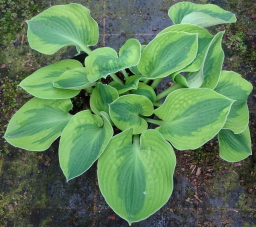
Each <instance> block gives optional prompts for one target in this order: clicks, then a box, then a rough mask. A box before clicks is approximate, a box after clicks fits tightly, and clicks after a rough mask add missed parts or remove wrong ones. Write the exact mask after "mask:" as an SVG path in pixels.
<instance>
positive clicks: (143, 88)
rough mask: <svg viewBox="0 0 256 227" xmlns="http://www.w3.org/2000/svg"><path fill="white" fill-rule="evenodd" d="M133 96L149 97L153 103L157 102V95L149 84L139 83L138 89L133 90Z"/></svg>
mask: <svg viewBox="0 0 256 227" xmlns="http://www.w3.org/2000/svg"><path fill="white" fill-rule="evenodd" d="M132 93H133V94H136V95H143V96H145V97H147V98H148V99H149V100H150V101H151V102H156V93H155V91H154V89H153V88H152V87H150V86H149V85H147V84H144V83H139V84H138V89H136V90H132Z"/></svg>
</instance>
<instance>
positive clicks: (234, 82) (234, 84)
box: [215, 71, 253, 133]
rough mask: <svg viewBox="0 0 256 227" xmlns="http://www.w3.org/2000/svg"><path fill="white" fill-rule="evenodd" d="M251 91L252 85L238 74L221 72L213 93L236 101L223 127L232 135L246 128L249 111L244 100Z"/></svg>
mask: <svg viewBox="0 0 256 227" xmlns="http://www.w3.org/2000/svg"><path fill="white" fill-rule="evenodd" d="M252 89H253V87H252V84H251V83H250V82H248V81H247V80H245V79H243V78H242V77H241V76H240V75H239V74H238V73H235V72H232V71H221V76H220V80H219V83H218V85H217V87H216V88H215V91H216V92H218V93H220V94H222V95H225V96H226V97H228V98H230V99H233V100H236V101H235V102H234V104H233V105H232V107H231V110H230V113H229V115H228V118H227V121H226V123H225V125H224V128H225V129H230V130H232V131H233V132H234V133H241V132H243V131H244V129H245V128H246V127H247V125H248V123H249V111H248V106H247V103H246V100H247V98H248V96H249V94H250V93H251V91H252Z"/></svg>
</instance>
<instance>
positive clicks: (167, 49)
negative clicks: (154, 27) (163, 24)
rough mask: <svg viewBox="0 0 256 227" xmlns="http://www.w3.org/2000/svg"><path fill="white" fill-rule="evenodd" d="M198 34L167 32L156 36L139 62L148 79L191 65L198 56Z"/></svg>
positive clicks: (140, 69) (160, 76) (163, 75)
mask: <svg viewBox="0 0 256 227" xmlns="http://www.w3.org/2000/svg"><path fill="white" fill-rule="evenodd" d="M197 48H198V35H197V34H191V33H187V32H166V33H163V34H161V35H158V36H157V37H155V38H154V39H153V40H152V41H151V42H150V43H149V44H148V45H147V46H146V48H145V49H144V51H143V52H142V54H141V59H140V62H139V64H138V69H139V71H140V72H141V73H142V74H143V75H144V76H145V77H146V78H147V79H155V78H162V77H165V76H168V75H169V74H171V73H174V72H177V71H179V70H181V69H183V68H184V67H186V66H187V65H189V64H190V63H191V62H192V61H193V60H194V59H195V57H196V54H197Z"/></svg>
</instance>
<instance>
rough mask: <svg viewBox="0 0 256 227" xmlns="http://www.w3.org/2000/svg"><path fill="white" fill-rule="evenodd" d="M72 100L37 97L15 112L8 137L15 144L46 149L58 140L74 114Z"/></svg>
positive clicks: (28, 147) (34, 148)
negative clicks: (71, 112) (71, 113)
mask: <svg viewBox="0 0 256 227" xmlns="http://www.w3.org/2000/svg"><path fill="white" fill-rule="evenodd" d="M71 108H72V103H71V101H70V100H69V99H64V100H45V99H38V98H33V99H31V100H30V101H28V102H27V103H26V104H25V105H24V106H22V107H21V108H20V109H19V110H18V112H17V113H15V114H14V116H13V117H12V119H11V120H10V122H9V125H8V127H7V130H6V132H5V135H4V138H5V139H6V140H7V142H8V143H10V144H11V145H13V146H15V147H20V148H23V149H26V150H31V151H44V150H46V149H47V148H48V147H49V146H50V145H51V144H52V142H53V141H54V140H56V139H57V138H58V137H59V136H60V134H61V132H62V130H63V129H64V127H65V126H66V124H67V123H68V122H69V120H70V119H71V117H72V115H70V114H69V113H68V112H69V110H71Z"/></svg>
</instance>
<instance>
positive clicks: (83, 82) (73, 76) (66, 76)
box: [53, 67, 95, 90]
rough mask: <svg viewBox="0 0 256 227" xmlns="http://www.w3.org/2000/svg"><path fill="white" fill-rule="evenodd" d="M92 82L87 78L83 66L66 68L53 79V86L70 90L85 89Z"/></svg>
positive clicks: (91, 84)
mask: <svg viewBox="0 0 256 227" xmlns="http://www.w3.org/2000/svg"><path fill="white" fill-rule="evenodd" d="M94 84H95V83H91V82H89V80H88V79H87V75H86V69H85V67H79V68H75V69H70V70H67V71H65V72H64V73H62V74H61V75H60V76H59V77H58V78H57V79H56V80H55V81H53V86H54V87H56V88H62V89H71V90H81V89H85V88H88V87H91V86H93V85H94Z"/></svg>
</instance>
